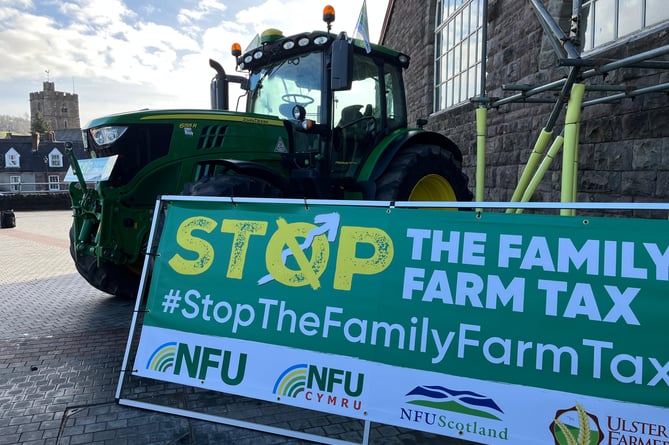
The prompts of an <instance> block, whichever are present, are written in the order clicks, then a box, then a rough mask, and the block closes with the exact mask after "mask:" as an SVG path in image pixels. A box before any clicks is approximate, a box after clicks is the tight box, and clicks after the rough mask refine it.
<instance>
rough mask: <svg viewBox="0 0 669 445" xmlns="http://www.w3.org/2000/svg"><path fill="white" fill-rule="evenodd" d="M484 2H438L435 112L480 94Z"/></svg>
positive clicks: (471, 0)
mask: <svg viewBox="0 0 669 445" xmlns="http://www.w3.org/2000/svg"><path fill="white" fill-rule="evenodd" d="M484 1H486V0H439V1H437V20H436V24H437V27H436V30H435V65H434V80H435V88H434V111H435V112H438V111H442V110H446V109H449V108H452V107H454V106H456V105H459V104H461V103H464V102H466V101H468V100H469V99H470V98H472V97H474V96H477V95H479V94H480V93H481V58H482V55H481V52H482V47H483V45H482V44H483V42H482V30H481V28H482V26H483V17H482V12H483V2H484Z"/></svg>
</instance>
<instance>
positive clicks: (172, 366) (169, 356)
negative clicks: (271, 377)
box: [146, 342, 247, 386]
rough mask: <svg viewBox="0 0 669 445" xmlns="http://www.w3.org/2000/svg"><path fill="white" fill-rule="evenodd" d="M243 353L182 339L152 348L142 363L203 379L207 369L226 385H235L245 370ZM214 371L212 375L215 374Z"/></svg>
mask: <svg viewBox="0 0 669 445" xmlns="http://www.w3.org/2000/svg"><path fill="white" fill-rule="evenodd" d="M246 358H247V354H244V353H234V352H232V351H227V350H222V349H217V348H210V347H208V346H198V345H195V346H193V347H192V348H191V346H190V345H188V344H186V343H177V342H168V343H165V344H162V345H160V346H158V347H157V348H156V350H155V351H153V354H151V357H149V360H148V361H147V363H146V369H148V370H151V371H157V372H164V373H170V374H174V375H178V376H181V375H182V372H183V371H185V373H186V374H187V375H188V377H190V378H193V379H195V378H197V379H199V380H206V379H207V376H208V375H209V377H210V378H211V377H212V376H211V375H210V374H209V370H210V369H215V370H218V372H217V373H216V374H217V375H218V376H219V377H220V379H221V381H222V382H223V383H225V384H226V385H230V386H234V385H239V384H240V383H241V382H242V380H243V379H244V373H245V372H246ZM216 374H214V375H216Z"/></svg>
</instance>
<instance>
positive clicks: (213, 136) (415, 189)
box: [70, 8, 472, 297]
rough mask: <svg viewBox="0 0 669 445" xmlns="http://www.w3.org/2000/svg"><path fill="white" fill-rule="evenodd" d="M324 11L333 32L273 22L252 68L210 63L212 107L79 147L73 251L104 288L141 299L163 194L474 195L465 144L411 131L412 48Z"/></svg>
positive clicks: (122, 124) (121, 121) (250, 54)
mask: <svg viewBox="0 0 669 445" xmlns="http://www.w3.org/2000/svg"><path fill="white" fill-rule="evenodd" d="M324 20H325V21H326V22H327V24H328V26H327V28H328V31H327V32H324V31H314V32H306V33H302V34H298V35H294V36H290V37H284V36H283V35H282V34H281V33H280V32H279V31H277V30H268V31H266V32H265V33H263V35H262V36H261V37H259V38H257V40H256V44H255V45H251V46H252V48H251V49H249V50H247V51H246V52H244V53H242V52H241V50H240V48H239V45H236V44H235V45H233V55H235V56H236V58H237V68H238V71H244V72H247V73H248V76H231V75H227V74H226V73H225V71H224V70H223V68H222V67H221V66H220V64H218V63H217V62H214V61H210V65H211V66H212V68H214V69H215V70H216V71H217V74H216V76H215V77H214V79H213V80H212V83H211V100H212V109H211V110H160V111H151V110H148V111H138V112H132V113H126V114H118V115H112V116H107V117H103V118H99V119H95V120H93V121H92V122H90V124H89V127H88V128H87V129H85V130H84V146H85V148H86V150H87V151H88V152H89V153H90V156H91V159H87V160H82V161H79V162H77V160H76V159H74V156H72V164H73V169H74V172H75V174H76V175H77V177H78V181H75V182H73V183H72V184H71V185H70V195H71V198H72V207H73V211H74V212H73V213H74V222H73V225H72V229H71V231H70V238H71V249H70V250H71V253H72V256H73V258H74V261H75V264H76V267H77V270H78V271H79V273H80V274H81V275H82V276H83V277H84V278H85V279H86V280H87V281H88V282H89V283H90V284H91V285H93V286H94V287H96V288H97V289H100V290H102V291H104V292H107V293H110V294H115V295H119V296H127V297H132V296H135V295H136V292H137V288H138V284H139V278H140V275H141V269H142V264H143V261H144V253H145V250H146V245H147V240H148V237H149V231H150V228H151V220H152V216H153V215H152V213H153V209H154V206H155V201H156V198H157V196H159V195H177V194H184V195H200V196H232V197H270V198H300V199H301V198H309V199H362V200H384V201H410V200H413V201H471V199H472V194H471V192H470V191H469V189H468V178H467V176H465V174H463V172H462V166H461V163H462V153H461V152H460V150H459V149H458V147H457V146H456V145H455V144H454V143H453V142H452V141H450V140H449V139H448V138H446V137H445V136H443V135H441V134H439V133H434V132H429V131H425V130H423V129H422V128H413V129H410V128H407V114H406V104H405V95H404V84H403V80H402V70H403V69H404V68H406V67H407V66H408V64H409V57H408V56H407V55H405V54H402V53H399V52H396V51H393V50H390V49H388V48H384V47H381V46H377V45H370V46H369V47H368V48H365V45H364V43H363V42H362V41H359V40H352V39H349V38H348V37H347V36H346V34H345V33H340V34H339V35H336V34H333V33H331V32H330V25H331V23H332V21H333V20H334V12H333V11H331V10H328V9H327V8H326V12H325V13H324ZM233 82H234V83H238V84H239V85H240V87H241V89H242V91H244V92H245V95H246V112H244V113H240V112H231V111H227V109H228V100H229V84H230V83H233ZM91 163H97V164H96V165H97V166H98V167H97V168H98V169H99V170H101V171H102V173H103V175H102V176H100V177H98V178H97V179H96V181H97V182H96V186H95V188H87V187H86V181H90V180H91V179H90V177H87V176H86V171H90V170H95V167H91V165H90V164H91ZM100 166H102V167H100ZM82 170H84V171H82ZM105 172H106V173H105Z"/></svg>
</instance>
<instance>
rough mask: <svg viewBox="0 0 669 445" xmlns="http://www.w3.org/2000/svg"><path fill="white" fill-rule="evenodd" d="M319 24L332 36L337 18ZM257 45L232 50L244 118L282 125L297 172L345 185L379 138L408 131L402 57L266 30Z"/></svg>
mask: <svg viewBox="0 0 669 445" xmlns="http://www.w3.org/2000/svg"><path fill="white" fill-rule="evenodd" d="M324 20H325V21H326V22H327V23H328V30H329V28H330V23H331V22H332V21H333V20H334V11H333V10H329V9H328V8H326V10H325V11H324ZM254 42H255V43H253V44H252V45H251V47H250V48H249V49H247V50H246V51H245V52H244V53H242V52H241V50H240V49H239V46H238V45H233V55H235V56H236V58H237V68H238V70H241V71H247V72H248V80H246V78H243V79H245V80H244V81H241V82H240V83H242V86H243V88H245V89H246V90H247V91H248V95H247V109H246V111H247V112H249V113H254V114H261V115H272V116H275V117H278V118H280V119H284V120H285V121H286V126H287V127H288V128H289V133H290V135H291V139H292V140H291V141H290V144H288V145H289V147H286V150H287V153H286V157H287V158H288V159H291V160H293V161H294V165H295V166H296V167H298V168H303V169H316V170H318V172H317V174H316V176H318V177H320V178H323V177H328V178H330V179H331V180H335V181H336V180H337V178H339V180H340V181H342V183H343V182H345V179H346V178H353V177H355V176H356V173H357V171H358V170H359V168H360V167H361V166H362V163H363V162H364V160H365V159H366V158H367V157H368V156H369V154H370V153H371V151H372V150H373V148H374V147H376V146H377V145H378V144H379V142H380V141H381V140H382V139H383V138H384V137H386V136H387V135H389V134H390V133H392V132H393V131H394V130H396V129H402V128H406V126H407V118H406V105H405V102H404V100H405V99H404V85H403V82H402V69H403V68H406V67H407V66H408V64H409V57H408V56H406V55H405V54H402V53H399V52H396V51H392V50H390V49H387V48H383V47H380V46H377V45H370V47H369V50H370V51H369V52H368V51H367V50H366V49H365V47H364V44H363V42H362V41H359V40H352V39H349V38H348V37H347V36H346V33H340V34H339V35H335V34H332V33H330V32H324V31H314V32H308V33H301V34H297V35H293V36H289V37H285V36H284V35H283V34H282V33H281V31H278V30H275V29H270V30H267V31H265V32H264V33H263V34H262V35H261V36H260V37H258V38H256V39H255V41H254ZM219 77H220V75H219V76H217V79H218V78H219ZM215 80H216V79H215ZM224 87H227V85H224ZM212 91H214V90H212ZM214 103H216V99H215V93H214V94H212V104H214ZM298 174H299V173H298ZM331 185H332V184H331Z"/></svg>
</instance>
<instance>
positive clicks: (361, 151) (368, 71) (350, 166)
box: [331, 53, 406, 177]
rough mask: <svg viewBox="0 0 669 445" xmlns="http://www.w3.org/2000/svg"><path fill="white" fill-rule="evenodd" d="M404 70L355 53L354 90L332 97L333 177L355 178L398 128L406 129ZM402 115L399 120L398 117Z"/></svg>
mask: <svg viewBox="0 0 669 445" xmlns="http://www.w3.org/2000/svg"><path fill="white" fill-rule="evenodd" d="M400 70H401V68H399V67H394V66H391V65H389V64H387V63H383V62H381V61H378V60H375V59H373V58H371V57H369V56H366V55H364V54H358V53H356V54H355V55H354V58H353V76H352V83H351V89H349V90H342V91H335V92H334V93H333V119H332V124H333V131H332V135H333V143H332V153H331V160H332V163H331V173H332V174H333V175H335V176H344V177H352V176H355V173H356V171H357V170H358V167H359V166H360V165H361V163H362V161H363V160H364V159H365V158H366V157H367V156H368V155H369V153H370V152H371V151H372V149H373V148H374V147H375V146H376V145H377V144H378V143H379V141H380V140H381V139H382V138H383V137H385V136H386V135H387V134H389V133H390V131H392V130H393V129H395V128H400V127H402V126H406V115H405V113H404V111H401V112H399V113H398V111H399V110H405V106H404V91H403V86H402V84H401V79H402V77H401V72H400ZM398 114H399V116H398Z"/></svg>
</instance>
